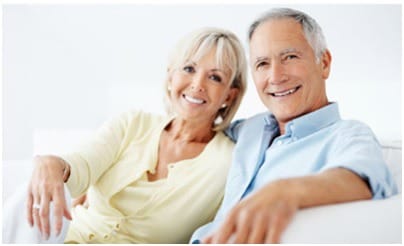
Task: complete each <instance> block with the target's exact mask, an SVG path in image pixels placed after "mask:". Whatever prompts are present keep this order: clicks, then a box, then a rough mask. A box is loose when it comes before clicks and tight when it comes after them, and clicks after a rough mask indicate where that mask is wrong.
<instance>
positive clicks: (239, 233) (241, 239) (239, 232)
mask: <svg viewBox="0 0 404 246" xmlns="http://www.w3.org/2000/svg"><path fill="white" fill-rule="evenodd" d="M252 223H253V221H252V217H251V214H249V213H248V211H246V210H242V211H241V212H240V214H239V216H238V218H237V225H236V231H235V233H234V237H233V239H234V241H232V242H231V243H236V244H240V243H246V242H247V239H248V235H249V232H250V228H251V226H253V225H252Z"/></svg>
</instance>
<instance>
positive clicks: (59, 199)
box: [53, 187, 71, 236]
mask: <svg viewBox="0 0 404 246" xmlns="http://www.w3.org/2000/svg"><path fill="white" fill-rule="evenodd" d="M53 204H54V208H53V218H54V225H53V226H54V231H55V234H56V236H58V235H59V234H60V232H61V231H62V226H63V216H65V217H66V218H68V219H70V220H71V215H70V212H69V210H68V208H67V203H66V200H65V196H64V189H63V187H56V188H55V192H54V199H53Z"/></svg>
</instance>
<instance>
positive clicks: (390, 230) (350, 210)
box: [282, 194, 402, 243]
mask: <svg viewBox="0 0 404 246" xmlns="http://www.w3.org/2000/svg"><path fill="white" fill-rule="evenodd" d="M401 198H402V197H401V194H399V195H396V196H393V197H390V198H388V199H384V200H367V201H358V202H350V203H342V204H334V205H327V206H319V207H313V208H308V209H303V210H301V211H299V212H298V213H297V215H296V216H295V218H294V219H293V221H292V222H291V224H290V225H289V226H288V227H287V228H286V231H285V233H284V234H283V236H282V242H283V243H401V218H402V212H401Z"/></svg>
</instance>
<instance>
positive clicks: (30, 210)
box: [26, 191, 34, 227]
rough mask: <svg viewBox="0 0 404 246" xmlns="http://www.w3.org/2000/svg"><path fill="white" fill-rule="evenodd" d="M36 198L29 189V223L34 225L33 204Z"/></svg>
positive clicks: (27, 205) (27, 206)
mask: <svg viewBox="0 0 404 246" xmlns="http://www.w3.org/2000/svg"><path fill="white" fill-rule="evenodd" d="M33 202H34V199H33V198H32V193H31V192H29V191H28V199H27V204H26V212H27V220H28V224H29V225H30V226H31V227H32V226H34V218H33V216H32V204H33Z"/></svg>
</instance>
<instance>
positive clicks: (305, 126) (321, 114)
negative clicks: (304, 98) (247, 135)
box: [265, 102, 341, 138]
mask: <svg viewBox="0 0 404 246" xmlns="http://www.w3.org/2000/svg"><path fill="white" fill-rule="evenodd" d="M340 119H341V117H340V114H339V109H338V103H336V102H332V103H330V104H328V105H326V106H324V107H322V108H320V109H318V110H316V111H314V112H311V113H308V114H305V115H302V116H300V117H298V118H296V119H294V120H292V121H290V122H288V123H287V124H286V125H285V135H291V136H293V137H297V138H302V137H305V136H307V135H310V134H312V133H314V132H317V131H318V130H320V129H321V128H324V127H326V126H328V125H331V124H333V123H335V122H337V121H338V120H340ZM265 123H266V125H269V126H271V127H274V126H276V127H278V123H277V121H276V119H275V117H274V115H273V114H269V115H268V116H267V117H265Z"/></svg>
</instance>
